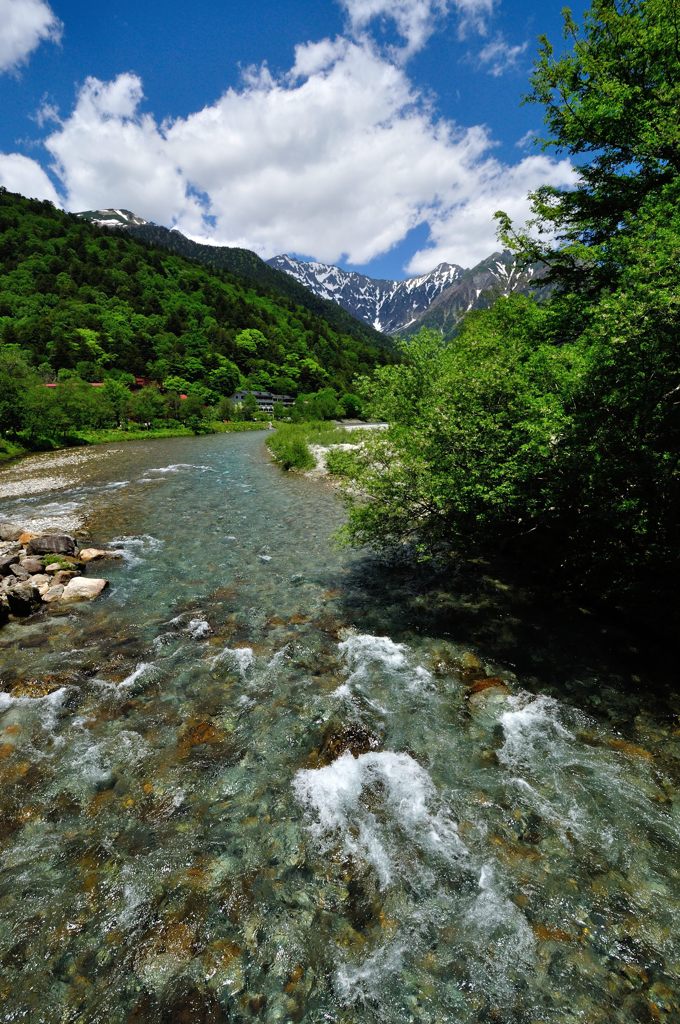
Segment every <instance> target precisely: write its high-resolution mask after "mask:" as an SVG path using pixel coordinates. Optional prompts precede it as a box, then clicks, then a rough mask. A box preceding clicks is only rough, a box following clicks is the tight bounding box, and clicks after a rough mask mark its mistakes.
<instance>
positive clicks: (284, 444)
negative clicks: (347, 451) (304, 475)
mask: <svg viewBox="0 0 680 1024" xmlns="http://www.w3.org/2000/svg"><path fill="white" fill-rule="evenodd" d="M347 438H348V434H347V432H346V431H345V430H343V429H342V427H336V426H335V424H333V423H324V422H315V423H282V424H280V425H278V426H277V429H276V431H275V433H273V434H272V435H271V436H270V437H268V438H267V447H268V448H269V450H270V452H271V453H272V455H273V456H274V458H275V459H276V461H277V462H278V464H279V465H280V466H281V468H282V469H287V470H288V469H297V470H300V471H304V470H307V469H313V468H314V466H315V465H316V460H315V459H314V456H313V455H312V453H311V451H310V449H309V446H310V444H319V445H323V446H324V447H327V446H328V445H331V444H341V443H342V442H343V441H345V442H346V441H347Z"/></svg>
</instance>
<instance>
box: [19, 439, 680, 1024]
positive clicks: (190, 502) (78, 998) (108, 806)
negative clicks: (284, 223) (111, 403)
mask: <svg viewBox="0 0 680 1024" xmlns="http://www.w3.org/2000/svg"><path fill="white" fill-rule="evenodd" d="M0 517H1V518H2V519H3V520H8V521H11V522H17V523H20V524H21V526H23V527H26V528H27V529H28V530H31V531H33V532H41V531H46V530H47V529H48V528H49V529H52V530H58V531H59V532H61V533H63V532H67V533H68V532H74V533H75V534H76V536H77V539H78V543H79V545H80V546H81V547H87V546H95V547H99V546H101V547H103V548H106V549H108V550H110V551H115V552H117V553H118V554H119V555H121V556H122V557H121V558H119V559H112V560H108V561H107V562H106V565H105V569H103V570H100V569H99V568H98V569H97V573H96V575H104V576H105V577H106V578H107V579H108V581H109V587H108V588H107V589H106V591H105V592H104V593H103V594H102V595H101V596H100V597H98V598H97V599H96V600H94V601H91V602H86V603H71V602H67V603H64V602H54V603H53V604H50V605H49V606H44V607H43V609H42V610H40V611H39V612H38V613H37V614H35V615H31V616H28V617H26V618H23V619H16V620H12V621H10V622H8V623H7V624H6V625H4V626H3V628H2V631H0V691H1V692H0V851H1V855H2V874H1V881H0V961H1V963H2V970H1V971H0V1020H1V1021H4V1022H10V1021H11V1022H20V1021H28V1022H31V1024H67V1022H68V1024H70V1022H73V1024H76V1022H78V1024H141V1022H144V1024H146V1022H149V1024H155V1022H164V1024H166V1022H178V1024H180V1022H181V1024H185V1022H186V1024H203V1022H205V1024H207V1022H210V1024H216V1022H221V1021H229V1022H246V1021H250V1020H262V1021H267V1022H269V1021H271V1022H274V1021H303V1022H310V1024H311V1022H315V1024H317V1022H318V1024H321V1022H337V1024H358V1022H367V1024H371V1022H376V1024H377V1022H380V1024H402V1022H411V1021H413V1022H419V1024H444V1022H447V1024H448V1022H452V1024H453V1022H455V1024H473V1022H496V1024H511V1022H516V1024H539V1022H540V1024H543V1022H545V1024H549V1022H550V1024H552V1022H554V1024H572V1022H573V1024H577V1022H578V1024H631V1022H636V1021H642V1022H655V1021H668V1022H669V1024H670V1022H671V1021H678V1020H679V1019H680V1001H679V991H680V928H679V927H678V921H680V878H679V875H680V815H679V809H680V805H679V803H678V788H677V783H678V739H679V736H678V720H677V707H676V706H674V705H673V697H672V693H665V694H664V695H663V697H661V696H658V694H659V693H660V692H661V691H660V690H659V689H658V688H657V690H656V691H655V693H656V694H657V695H656V696H654V695H653V694H652V692H651V691H650V690H649V688H648V683H649V681H648V680H646V679H645V676H644V666H642V667H641V668H639V669H638V668H636V669H635V673H633V678H631V670H630V667H628V668H626V667H625V666H626V665H627V664H628V661H627V658H628V656H627V655H626V656H625V657H623V658H622V659H621V664H623V666H624V667H623V668H622V669H621V668H616V667H611V665H609V667H608V663H607V658H605V657H604V655H602V654H601V652H598V646H597V645H598V634H597V632H596V631H594V636H593V637H591V638H590V640H589V641H588V644H591V649H590V650H589V651H587V650H586V646H587V645H586V641H585V640H584V639H583V637H584V635H585V634H584V632H579V630H578V628H576V627H574V628H573V629H571V630H570V628H569V627H568V624H566V623H563V624H562V627H561V628H562V632H561V633H560V632H559V630H558V631H557V632H554V631H552V632H551V629H552V627H551V626H549V624H548V623H547V620H546V621H541V620H539V618H538V612H536V610H535V609H533V610H532V608H531V606H530V604H529V603H528V602H525V603H524V604H523V603H522V595H520V594H513V593H511V592H510V591H509V589H508V586H507V585H506V584H504V583H503V581H502V580H496V579H494V578H493V576H491V575H490V576H488V577H487V578H485V580H484V582H483V584H481V585H480V586H479V587H478V588H477V589H476V590H474V591H473V589H472V588H471V587H469V586H468V584H467V583H466V582H465V581H464V580H463V579H461V580H460V581H456V580H451V581H450V586H444V585H442V584H441V581H439V582H436V583H435V581H434V579H430V581H429V582H428V581H426V582H425V583H421V584H419V585H415V584H414V583H413V582H408V581H406V579H405V578H399V577H398V575H396V574H395V573H394V572H391V571H389V570H387V569H384V568H381V567H380V566H379V565H378V564H377V563H376V562H373V561H371V560H369V559H368V558H367V557H366V556H365V555H362V554H360V553H359V554H357V553H355V554H348V553H347V552H342V551H339V550H338V549H336V548H335V547H334V546H333V544H332V543H331V540H330V538H331V535H332V533H333V531H334V530H336V529H337V527H338V526H339V525H340V524H341V522H342V517H343V513H342V508H341V506H340V503H339V501H338V499H337V496H336V495H335V493H334V492H333V490H332V489H331V488H329V487H328V486H327V485H326V484H324V483H319V482H315V481H310V480H307V479H304V478H302V477H295V476H290V475H289V476H286V475H283V474H282V473H281V472H280V471H279V470H278V469H277V468H276V467H275V466H273V465H272V464H271V463H270V462H269V460H268V457H267V455H266V453H265V449H264V445H263V439H262V437H261V436H260V435H253V434H250V435H249V434H243V435H235V436H211V437H206V438H181V439H172V440H161V441H154V442H139V443H137V442H131V443H128V444H125V445H123V446H119V447H116V446H115V445H112V446H108V447H101V448H97V449H84V450H78V451H71V452H57V453H54V454H49V455H41V456H35V457H31V458H28V459H26V460H24V461H22V462H21V463H19V464H17V465H14V466H11V467H8V468H5V469H4V470H2V471H1V472H0ZM544 612H545V609H542V610H541V614H543V613H544ZM558 618H559V616H558ZM631 657H632V655H631ZM666 681H667V682H669V681H670V682H672V678H669V679H667V680H666Z"/></svg>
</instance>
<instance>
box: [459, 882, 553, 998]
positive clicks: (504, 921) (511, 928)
mask: <svg viewBox="0 0 680 1024" xmlns="http://www.w3.org/2000/svg"><path fill="white" fill-rule="evenodd" d="M478 886H479V892H478V895H477V897H476V899H475V901H474V903H473V904H472V906H471V907H470V909H469V911H468V912H467V914H466V918H465V923H466V925H467V929H466V930H467V931H468V937H472V939H473V945H474V949H475V951H476V952H479V951H482V953H483V955H482V957H481V960H480V958H479V957H478V956H473V957H470V958H469V960H468V967H469V970H470V974H471V977H472V981H473V983H474V984H475V986H476V987H479V988H480V989H482V990H486V991H493V992H495V993H496V995H497V996H498V995H502V994H503V993H505V992H509V991H510V989H511V987H512V976H513V975H516V974H520V975H526V973H527V972H528V971H529V970H530V969H531V966H532V964H533V961H534V951H535V947H536V940H535V938H534V934H533V932H532V930H531V927H530V926H529V924H528V923H527V920H526V918H525V917H524V915H523V914H522V912H521V910H519V909H518V907H517V906H515V904H514V903H513V902H512V900H510V899H508V897H507V896H505V894H504V893H503V892H502V890H501V888H500V887H499V886H498V884H497V883H496V881H495V877H494V869H493V867H492V866H491V865H490V864H485V865H484V866H483V867H482V869H481V871H480V873H479V881H478Z"/></svg>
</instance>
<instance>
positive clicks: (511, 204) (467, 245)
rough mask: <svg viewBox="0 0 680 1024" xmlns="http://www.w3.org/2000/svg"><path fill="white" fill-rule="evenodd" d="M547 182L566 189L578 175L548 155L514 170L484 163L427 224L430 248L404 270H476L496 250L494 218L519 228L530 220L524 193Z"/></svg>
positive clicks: (487, 162) (529, 159)
mask: <svg viewBox="0 0 680 1024" xmlns="http://www.w3.org/2000/svg"><path fill="white" fill-rule="evenodd" d="M546 182H550V183H551V184H553V185H555V186H557V187H563V188H569V187H570V186H573V185H574V184H575V182H576V173H575V171H574V169H573V167H572V166H571V164H570V163H569V161H568V160H561V161H559V162H555V161H554V160H551V159H550V157H547V156H529V157H525V158H524V160H522V161H520V163H518V164H515V165H514V166H511V167H509V166H507V165H505V164H502V163H500V162H497V161H495V160H488V161H486V163H485V164H484V165H483V166H480V167H479V177H478V179H477V181H476V182H475V183H474V186H473V187H471V188H470V189H469V191H468V194H467V195H465V196H463V197H461V199H460V200H459V201H457V202H454V203H452V204H451V206H450V207H449V208H448V209H446V207H445V206H444V205H442V207H441V208H440V210H439V211H438V216H437V217H436V218H434V219H433V220H432V221H431V222H430V237H431V244H430V245H428V246H427V247H425V248H424V249H421V250H420V251H419V252H417V253H416V254H415V255H414V256H413V258H412V259H411V261H410V263H409V265H408V270H409V272H410V273H412V274H422V273H426V272H427V271H428V270H431V269H432V267H434V266H436V265H437V264H438V263H442V262H449V263H460V264H461V265H463V266H468V267H469V266H474V264H475V263H478V262H479V261H480V260H483V259H485V257H487V256H489V255H490V254H491V253H492V252H493V251H494V250H495V249H498V242H497V240H496V237H495V228H496V225H495V222H494V220H493V215H494V213H495V212H496V210H504V211H505V213H507V214H509V215H510V217H511V218H512V220H513V221H514V222H515V224H517V226H518V227H519V226H522V225H523V224H524V223H525V222H526V221H527V219H528V218H529V214H530V209H529V200H528V198H527V197H528V193H529V192H530V191H533V190H534V189H536V188H538V186H539V185H543V184H545V183H546Z"/></svg>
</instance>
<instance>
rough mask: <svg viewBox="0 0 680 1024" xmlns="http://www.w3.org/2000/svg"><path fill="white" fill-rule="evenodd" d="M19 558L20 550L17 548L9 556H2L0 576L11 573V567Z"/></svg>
mask: <svg viewBox="0 0 680 1024" xmlns="http://www.w3.org/2000/svg"><path fill="white" fill-rule="evenodd" d="M20 558H21V549H20V548H17V550H16V551H15V552H13V553H12V554H9V555H4V556H3V557H2V558H1V559H0V576H9V575H10V574H11V572H12V566H13V565H15V564H16V563H17V562H18V561H19V559H20Z"/></svg>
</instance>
